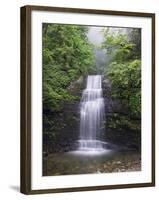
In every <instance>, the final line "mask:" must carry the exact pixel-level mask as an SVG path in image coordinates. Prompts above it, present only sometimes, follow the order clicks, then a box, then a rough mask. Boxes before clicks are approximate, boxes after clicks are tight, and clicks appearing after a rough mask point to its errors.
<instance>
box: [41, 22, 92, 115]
mask: <svg viewBox="0 0 159 200" xmlns="http://www.w3.org/2000/svg"><path fill="white" fill-rule="evenodd" d="M87 31H88V28H87V27H86V26H73V25H55V24H46V23H45V24H43V111H44V118H45V117H46V116H45V111H47V112H48V111H51V112H58V111H61V110H62V104H63V102H66V101H69V102H70V101H74V100H76V96H73V95H71V93H70V91H69V86H70V85H71V83H72V82H73V81H75V80H77V79H78V78H79V77H80V76H81V75H86V74H87V73H88V72H89V70H90V69H91V67H92V65H93V62H94V57H93V54H92V46H91V44H89V42H88V39H87Z"/></svg>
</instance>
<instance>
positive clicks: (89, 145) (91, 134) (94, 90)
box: [79, 75, 105, 151]
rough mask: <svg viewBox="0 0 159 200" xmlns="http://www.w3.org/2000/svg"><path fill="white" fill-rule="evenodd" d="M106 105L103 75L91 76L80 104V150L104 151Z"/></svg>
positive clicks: (88, 78)
mask: <svg viewBox="0 0 159 200" xmlns="http://www.w3.org/2000/svg"><path fill="white" fill-rule="evenodd" d="M104 118H105V105H104V98H103V91H102V81H101V75H89V76H88V77H87V85H86V89H85V90H83V94H82V99H81V104H80V140H79V150H82V151H103V150H104V148H103V144H102V141H101V140H100V139H101V134H102V131H103V130H104V123H103V122H104Z"/></svg>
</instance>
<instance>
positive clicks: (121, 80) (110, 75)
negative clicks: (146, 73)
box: [102, 28, 141, 119]
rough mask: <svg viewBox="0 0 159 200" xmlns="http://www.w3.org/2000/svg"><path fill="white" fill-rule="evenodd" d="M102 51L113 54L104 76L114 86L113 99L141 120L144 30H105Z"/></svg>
mask: <svg viewBox="0 0 159 200" xmlns="http://www.w3.org/2000/svg"><path fill="white" fill-rule="evenodd" d="M103 34H104V41H103V43H102V48H103V49H106V54H107V55H110V59H109V63H107V66H105V69H104V74H105V76H106V78H107V79H108V80H109V81H110V82H111V85H112V96H113V97H114V99H118V100H120V102H121V103H122V104H123V105H124V106H125V108H126V109H128V111H129V113H130V114H129V115H130V116H132V117H136V118H139V119H140V114H141V29H133V28H127V29H122V28H116V29H115V28H104V30H103Z"/></svg>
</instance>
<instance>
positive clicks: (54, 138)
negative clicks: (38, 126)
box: [43, 77, 85, 155]
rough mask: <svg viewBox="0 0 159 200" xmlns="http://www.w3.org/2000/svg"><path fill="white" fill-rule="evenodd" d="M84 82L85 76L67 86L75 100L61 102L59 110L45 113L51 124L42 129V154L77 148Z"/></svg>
mask: <svg viewBox="0 0 159 200" xmlns="http://www.w3.org/2000/svg"><path fill="white" fill-rule="evenodd" d="M84 83H85V77H80V78H79V79H78V80H77V81H75V82H73V83H72V84H71V85H70V87H69V88H68V90H69V91H70V93H71V94H72V95H74V96H76V100H75V101H73V102H63V105H62V111H61V112H57V113H47V116H48V118H49V121H51V124H49V126H48V127H45V129H43V130H44V131H43V152H44V155H47V154H49V153H51V152H65V151H70V150H74V149H76V148H77V145H78V144H77V140H78V137H79V125H80V124H79V123H80V112H79V111H80V110H79V104H80V98H81V95H82V90H83V88H84Z"/></svg>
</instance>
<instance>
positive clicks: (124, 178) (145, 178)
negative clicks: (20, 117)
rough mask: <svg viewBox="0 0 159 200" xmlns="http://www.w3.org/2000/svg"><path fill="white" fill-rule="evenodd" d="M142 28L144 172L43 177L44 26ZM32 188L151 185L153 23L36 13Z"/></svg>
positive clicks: (33, 71) (149, 20) (90, 16)
mask: <svg viewBox="0 0 159 200" xmlns="http://www.w3.org/2000/svg"><path fill="white" fill-rule="evenodd" d="M43 22H48V23H62V24H83V25H98V26H118V27H138V28H142V171H141V172H122V173H106V174H89V175H67V176H50V177H47V176H46V177H42V62H41V61H42V23H43ZM31 37H32V55H31V57H32V63H31V67H32V114H31V119H32V130H31V141H32V144H31V145H32V148H31V149H32V152H31V163H32V166H31V171H32V175H31V188H32V190H35V189H55V188H69V187H84V186H85V187H86V186H100V185H117V184H132V183H149V182H151V178H152V177H151V143H152V141H151V126H152V124H151V19H150V18H146V17H145V18H143V17H142V18H141V17H122V16H111V15H95V14H91V15H90V14H76V13H65V14H63V13H60V12H58V13H57V12H45V11H32V33H31Z"/></svg>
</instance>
